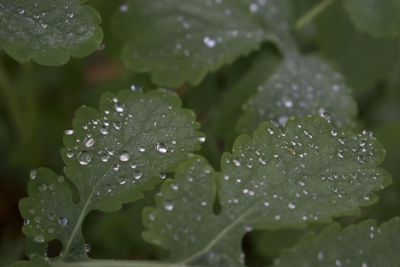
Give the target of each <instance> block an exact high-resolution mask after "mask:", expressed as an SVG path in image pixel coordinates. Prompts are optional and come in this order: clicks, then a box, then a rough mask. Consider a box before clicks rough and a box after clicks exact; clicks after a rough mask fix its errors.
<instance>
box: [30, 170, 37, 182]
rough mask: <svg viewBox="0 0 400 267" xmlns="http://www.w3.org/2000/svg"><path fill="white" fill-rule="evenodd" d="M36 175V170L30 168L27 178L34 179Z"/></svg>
mask: <svg viewBox="0 0 400 267" xmlns="http://www.w3.org/2000/svg"><path fill="white" fill-rule="evenodd" d="M36 175H37V171H36V170H31V172H30V174H29V178H30V179H32V180H33V179H35V178H36Z"/></svg>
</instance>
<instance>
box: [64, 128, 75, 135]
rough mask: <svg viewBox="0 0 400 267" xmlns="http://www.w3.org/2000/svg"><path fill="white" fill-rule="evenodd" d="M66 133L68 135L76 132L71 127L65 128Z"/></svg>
mask: <svg viewBox="0 0 400 267" xmlns="http://www.w3.org/2000/svg"><path fill="white" fill-rule="evenodd" d="M65 134H66V135H73V134H74V130H70V129H68V130H65Z"/></svg>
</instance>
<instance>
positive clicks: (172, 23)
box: [113, 0, 295, 87]
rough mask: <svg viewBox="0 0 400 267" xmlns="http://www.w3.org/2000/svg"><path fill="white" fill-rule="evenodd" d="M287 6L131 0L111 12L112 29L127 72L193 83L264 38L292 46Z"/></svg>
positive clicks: (272, 0)
mask: <svg viewBox="0 0 400 267" xmlns="http://www.w3.org/2000/svg"><path fill="white" fill-rule="evenodd" d="M290 7H291V6H290V2H289V1H286V0H285V1H282V0H280V1H277V0H269V1H264V0H260V1H258V2H253V1H249V0H224V1H220V0H217V1H203V0H189V1H185V2H184V3H183V2H182V1H178V0H162V1H147V0H139V1H137V0H136V1H129V2H128V3H127V4H126V5H124V6H123V8H122V9H120V11H119V12H118V14H116V15H115V17H114V20H113V28H114V32H115V33H116V35H117V36H119V37H120V38H122V39H124V40H126V44H125V46H124V48H123V52H122V59H123V60H124V61H125V63H126V64H127V66H128V67H129V68H130V69H131V70H133V71H137V72H152V78H153V81H154V82H155V83H157V84H162V85H168V86H173V87H177V86H180V85H182V84H183V83H185V82H188V83H190V84H198V83H199V82H200V81H201V80H202V79H203V78H204V76H205V75H206V73H208V72H210V71H215V70H216V69H218V68H219V67H221V66H222V65H224V64H228V63H231V62H233V61H234V60H236V59H237V58H238V57H240V56H242V55H247V54H249V53H250V52H251V51H254V50H256V49H258V48H259V46H260V44H261V43H262V42H264V41H266V40H273V41H274V42H276V43H277V44H278V46H279V47H280V48H281V50H282V51H285V52H287V51H291V50H293V49H295V48H294V44H293V42H292V38H291V35H290V33H289V32H290V27H289V25H290V19H291V15H290Z"/></svg>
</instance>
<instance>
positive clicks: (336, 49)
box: [316, 1, 400, 95]
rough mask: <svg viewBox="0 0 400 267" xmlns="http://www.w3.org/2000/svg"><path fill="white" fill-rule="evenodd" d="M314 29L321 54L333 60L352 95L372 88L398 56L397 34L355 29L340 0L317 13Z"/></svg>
mask: <svg viewBox="0 0 400 267" xmlns="http://www.w3.org/2000/svg"><path fill="white" fill-rule="evenodd" d="M365 5H367V4H365ZM374 23H375V22H374ZM316 29H317V35H318V41H319V44H320V47H321V52H322V54H323V55H324V56H326V57H327V58H328V59H329V60H332V61H334V62H335V63H336V64H337V67H338V70H339V71H340V72H341V73H342V74H343V75H344V77H345V78H346V81H347V82H348V84H349V85H350V86H351V87H352V88H353V89H354V93H355V94H356V95H361V94H365V93H366V92H368V90H369V89H372V88H374V86H375V85H376V83H377V82H379V81H381V79H382V77H383V76H385V75H386V74H387V72H388V71H389V70H390V69H391V68H392V67H393V64H394V62H395V60H396V58H397V57H398V56H399V47H400V45H399V41H398V39H397V38H390V39H376V38H373V37H371V36H369V35H368V34H366V33H362V32H360V31H358V30H357V29H355V27H354V25H353V24H352V23H351V21H350V18H349V16H348V14H347V13H346V12H345V10H344V8H343V6H342V2H341V1H337V2H336V3H334V4H333V5H332V6H330V7H329V9H327V10H326V11H324V14H323V16H319V17H318V19H317V20H316ZM397 73H398V72H397Z"/></svg>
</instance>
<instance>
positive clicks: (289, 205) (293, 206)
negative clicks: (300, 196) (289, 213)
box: [288, 203, 296, 210]
mask: <svg viewBox="0 0 400 267" xmlns="http://www.w3.org/2000/svg"><path fill="white" fill-rule="evenodd" d="M288 207H289V209H292V210H293V209H295V208H296V205H295V204H293V203H289V204H288Z"/></svg>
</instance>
